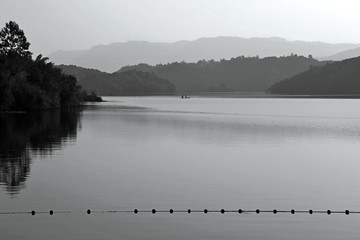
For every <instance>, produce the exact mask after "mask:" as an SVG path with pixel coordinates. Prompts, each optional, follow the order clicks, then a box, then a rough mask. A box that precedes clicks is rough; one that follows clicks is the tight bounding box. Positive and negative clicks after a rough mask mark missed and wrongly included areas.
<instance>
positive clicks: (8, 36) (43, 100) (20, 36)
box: [0, 21, 81, 111]
mask: <svg viewBox="0 0 360 240" xmlns="http://www.w3.org/2000/svg"><path fill="white" fill-rule="evenodd" d="M29 45H30V43H28V42H27V41H26V37H25V35H24V32H23V31H22V30H21V29H19V26H18V25H17V24H16V23H15V22H11V21H10V22H9V23H7V24H6V26H5V27H4V28H3V29H2V30H1V33H0V111H9V110H22V111H30V110H40V109H53V108H69V107H74V106H78V105H79V104H80V100H81V95H80V87H79V86H78V85H77V84H76V78H75V77H73V76H70V75H65V74H63V73H62V72H61V70H60V69H59V68H56V67H54V65H53V63H50V62H47V61H48V59H47V58H43V57H42V56H41V55H39V56H38V57H37V58H36V59H35V60H33V59H32V58H31V52H29V51H28V48H29Z"/></svg>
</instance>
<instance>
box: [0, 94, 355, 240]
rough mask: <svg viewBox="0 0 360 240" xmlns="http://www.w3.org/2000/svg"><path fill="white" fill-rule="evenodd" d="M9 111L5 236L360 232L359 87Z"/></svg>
mask: <svg viewBox="0 0 360 240" xmlns="http://www.w3.org/2000/svg"><path fill="white" fill-rule="evenodd" d="M105 100H107V102H104V103H98V104H95V105H91V106H87V107H86V108H85V109H84V110H83V111H81V112H76V111H73V112H65V113H59V112H46V113H37V114H21V113H18V114H2V115H1V116H0V120H1V125H0V130H1V136H0V158H1V161H0V203H1V204H0V212H7V211H31V210H36V211H46V212H47V211H49V210H50V209H53V210H54V211H71V212H72V213H71V214H55V215H53V216H50V215H49V214H36V215H35V216H31V215H30V214H22V215H21V214H14V215H4V214H2V215H0V239H34V240H35V239H36V240H37V239H204V240H205V239H273V240H275V239H276V240H278V239H326V240H328V239H359V237H360V231H359V228H358V223H359V221H360V214H350V215H349V216H346V215H345V214H332V215H330V216H328V215H326V214H314V215H309V214H295V215H291V214H289V213H284V214H276V215H274V214H270V213H260V214H241V215H240V214H237V213H225V214H220V213H208V214H203V213H191V214H187V213H175V214H172V215H170V214H169V213H157V214H151V213H140V214H137V215H135V214H134V213H93V214H91V215H87V214H86V213H85V211H86V209H88V208H89V209H93V210H132V209H135V208H137V209H143V210H150V209H152V208H155V209H170V208H173V209H188V208H190V209H205V208H207V209H221V208H225V209H239V208H242V209H249V210H255V209H257V208H259V209H266V210H271V209H279V210H290V209H296V210H309V209H313V210H327V209H332V210H342V211H344V210H345V209H349V210H360V191H358V190H359V188H360V176H359V167H360V157H359V156H360V100H351V99H333V100H332V99H264V98H256V99H251V98H213V97H211V98H207V97H193V98H191V99H180V98H178V97H108V98H105Z"/></svg>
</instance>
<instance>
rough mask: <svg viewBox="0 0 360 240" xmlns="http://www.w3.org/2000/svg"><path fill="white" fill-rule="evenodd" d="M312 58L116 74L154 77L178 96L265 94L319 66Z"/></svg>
mask: <svg viewBox="0 0 360 240" xmlns="http://www.w3.org/2000/svg"><path fill="white" fill-rule="evenodd" d="M321 64H323V63H320V62H318V61H317V60H315V59H313V58H306V57H303V56H297V55H291V56H288V57H267V58H258V57H238V58H232V59H230V60H220V61H214V60H211V61H205V60H202V61H198V62H197V63H185V62H180V63H179V62H174V63H171V64H158V65H156V66H151V65H147V64H139V65H135V66H126V67H123V68H122V69H121V70H120V71H119V72H126V71H129V70H137V71H143V72H151V73H155V74H156V75H157V76H159V77H161V78H165V79H168V80H169V81H170V82H172V83H173V84H174V85H175V87H176V90H177V92H178V93H180V94H185V93H189V92H225V91H240V92H265V91H266V90H267V89H268V88H269V87H270V86H271V85H272V84H274V83H275V82H278V81H281V80H283V79H285V78H288V77H290V76H293V75H295V74H298V73H300V72H303V71H305V70H308V69H309V67H310V66H316V65H321Z"/></svg>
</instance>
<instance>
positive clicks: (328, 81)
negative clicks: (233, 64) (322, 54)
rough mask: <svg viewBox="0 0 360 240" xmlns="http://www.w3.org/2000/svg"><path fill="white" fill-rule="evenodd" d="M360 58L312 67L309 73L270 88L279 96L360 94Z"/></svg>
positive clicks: (306, 72)
mask: <svg viewBox="0 0 360 240" xmlns="http://www.w3.org/2000/svg"><path fill="white" fill-rule="evenodd" d="M359 76H360V57H357V58H351V59H346V60H343V61H341V62H333V63H328V64H326V65H324V66H322V67H311V68H310V69H309V70H308V71H305V72H303V73H300V74H298V75H295V76H293V77H290V78H288V79H285V80H284V81H281V82H278V83H275V84H274V85H273V86H271V87H270V88H269V92H271V93H279V94H305V95H310V94H314V95H315V94H316V95H320V94H326V95H333V94H337V95H341V94H360V77H359Z"/></svg>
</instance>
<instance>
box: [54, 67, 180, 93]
mask: <svg viewBox="0 0 360 240" xmlns="http://www.w3.org/2000/svg"><path fill="white" fill-rule="evenodd" d="M57 67H58V68H60V69H61V70H62V72H64V73H66V74H69V75H73V76H75V77H76V78H77V83H78V84H79V85H80V86H81V87H82V88H83V89H85V90H86V91H88V92H91V91H94V92H96V93H97V94H99V95H102V96H110V95H147V94H171V93H174V92H175V86H174V85H173V84H172V83H170V82H169V81H168V80H166V79H162V78H159V77H158V76H156V75H155V74H153V73H146V72H139V71H134V70H132V71H126V72H121V73H111V74H110V73H106V72H101V71H99V70H96V69H87V68H82V67H78V66H74V65H59V66H57Z"/></svg>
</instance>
